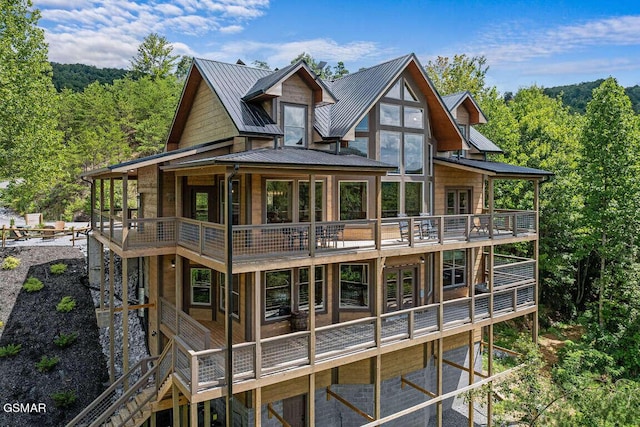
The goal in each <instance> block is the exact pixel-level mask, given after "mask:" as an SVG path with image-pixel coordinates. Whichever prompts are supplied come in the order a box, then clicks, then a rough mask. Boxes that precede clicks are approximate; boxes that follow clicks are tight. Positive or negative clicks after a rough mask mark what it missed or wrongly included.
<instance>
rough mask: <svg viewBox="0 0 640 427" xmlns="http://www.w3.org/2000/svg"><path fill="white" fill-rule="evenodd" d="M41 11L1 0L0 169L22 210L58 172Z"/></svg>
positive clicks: (22, 0)
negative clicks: (39, 25) (39, 26)
mask: <svg viewBox="0 0 640 427" xmlns="http://www.w3.org/2000/svg"><path fill="white" fill-rule="evenodd" d="M39 18H40V14H39V12H38V11H37V10H33V9H32V5H31V1H30V0H26V1H25V0H0V100H2V101H1V102H2V106H1V107H0V175H2V176H4V177H8V178H11V179H12V183H11V185H10V187H9V188H8V189H7V190H6V191H5V192H4V196H5V198H6V199H9V200H10V201H12V202H14V204H15V206H16V207H18V208H19V209H20V210H27V209H34V208H37V207H38V205H39V203H40V199H41V194H43V192H44V191H45V190H46V189H47V188H48V187H49V186H50V183H51V182H52V181H55V180H56V179H57V178H58V177H59V176H60V175H61V173H62V171H61V169H60V161H59V156H60V152H61V145H60V143H61V138H60V136H61V135H60V133H59V132H58V131H57V130H56V124H57V115H58V113H57V109H56V93H55V89H54V87H53V84H52V82H51V65H50V64H49V61H48V59H47V45H46V43H45V42H44V32H43V30H42V29H40V28H38V26H37V25H38V19H39Z"/></svg>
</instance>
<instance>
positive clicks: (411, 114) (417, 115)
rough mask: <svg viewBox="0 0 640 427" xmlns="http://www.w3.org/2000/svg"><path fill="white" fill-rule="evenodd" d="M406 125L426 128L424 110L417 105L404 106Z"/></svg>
mask: <svg viewBox="0 0 640 427" xmlns="http://www.w3.org/2000/svg"><path fill="white" fill-rule="evenodd" d="M404 127H407V128H414V129H424V110H423V109H422V108H416V107H406V106H405V107H404Z"/></svg>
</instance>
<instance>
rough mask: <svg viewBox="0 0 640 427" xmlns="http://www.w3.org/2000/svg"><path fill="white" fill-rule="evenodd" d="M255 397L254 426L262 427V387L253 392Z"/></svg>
mask: <svg viewBox="0 0 640 427" xmlns="http://www.w3.org/2000/svg"><path fill="white" fill-rule="evenodd" d="M253 397H254V399H253V402H254V403H253V406H254V411H253V412H254V414H253V425H254V427H260V426H261V425H262V387H258V388H256V389H255V390H253ZM309 425H313V423H309Z"/></svg>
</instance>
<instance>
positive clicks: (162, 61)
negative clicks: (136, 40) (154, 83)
mask: <svg viewBox="0 0 640 427" xmlns="http://www.w3.org/2000/svg"><path fill="white" fill-rule="evenodd" d="M172 52H173V46H172V45H171V43H169V41H168V40H167V39H166V37H164V36H161V35H158V34H157V33H151V34H149V35H148V36H147V37H145V38H144V40H143V41H142V43H141V44H140V46H138V53H137V54H136V56H135V57H134V58H133V59H132V60H131V71H132V72H133V74H134V76H141V75H147V76H150V77H151V79H152V80H155V79H157V78H166V77H168V76H169V75H170V74H171V73H172V72H173V69H174V67H175V66H176V65H177V62H176V61H178V58H179V55H172Z"/></svg>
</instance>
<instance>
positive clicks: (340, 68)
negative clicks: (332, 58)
mask: <svg viewBox="0 0 640 427" xmlns="http://www.w3.org/2000/svg"><path fill="white" fill-rule="evenodd" d="M300 60H304V62H306V63H307V65H308V66H309V67H310V68H311V70H313V72H314V73H316V74H317V75H318V76H319V77H320V78H321V79H324V80H335V79H337V78H340V77H343V76H346V75H347V74H349V70H347V69H346V68H345V66H344V62H342V61H338V63H337V65H335V66H334V67H333V68H332V67H331V66H330V65H328V64H326V63H324V64H323V63H322V62H316V60H315V59H314V58H313V56H311V54H309V53H306V52H302V53H301V54H299V55H298V56H296V57H295V58H293V59H292V60H291V63H292V64H295V63H296V62H298V61H300ZM256 62H259V61H254V64H255V63H256ZM321 65H322V67H321Z"/></svg>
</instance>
